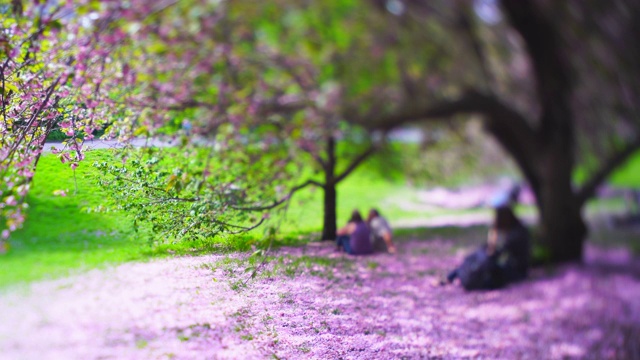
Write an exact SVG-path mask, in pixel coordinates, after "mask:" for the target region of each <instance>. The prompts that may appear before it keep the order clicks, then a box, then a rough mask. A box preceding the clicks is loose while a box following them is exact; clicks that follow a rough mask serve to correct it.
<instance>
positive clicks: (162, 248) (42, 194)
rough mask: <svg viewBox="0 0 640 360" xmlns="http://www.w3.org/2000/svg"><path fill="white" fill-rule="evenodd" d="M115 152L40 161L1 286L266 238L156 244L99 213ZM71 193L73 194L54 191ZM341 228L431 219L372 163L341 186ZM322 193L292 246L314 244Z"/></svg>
mask: <svg viewBox="0 0 640 360" xmlns="http://www.w3.org/2000/svg"><path fill="white" fill-rule="evenodd" d="M110 156H111V155H110V152H109V150H94V151H90V152H88V153H87V159H86V160H85V161H84V162H83V163H81V165H80V166H79V167H78V168H77V170H76V172H75V176H74V173H73V171H71V169H70V168H69V167H68V166H67V165H65V164H61V163H60V161H59V160H58V158H57V157H56V156H55V155H52V154H45V155H43V157H42V158H41V160H40V163H39V164H38V170H37V172H36V176H35V178H34V183H33V187H32V191H31V192H30V194H29V200H28V202H29V205H30V208H29V211H28V217H27V221H26V223H25V226H24V228H23V229H21V230H19V231H17V232H15V233H14V234H13V235H12V237H11V239H10V241H9V244H10V251H9V253H8V254H7V255H4V256H2V257H0V265H1V267H2V271H0V287H3V286H6V285H9V284H15V283H20V282H29V281H34V280H38V279H46V278H54V277H58V276H62V275H66V274H68V273H69V272H73V271H84V270H87V269H91V268H95V267H99V266H106V265H109V264H114V263H119V262H123V261H131V260H144V259H147V258H150V257H157V256H166V255H172V254H192V253H199V252H207V251H229V250H234V246H240V245H237V244H242V243H243V241H244V242H246V241H249V240H251V238H255V237H261V236H262V232H261V230H258V231H255V232H253V233H251V234H249V235H245V236H241V237H236V238H220V239H214V240H212V241H210V242H201V243H195V242H188V243H178V244H162V245H159V246H151V245H150V244H149V242H148V240H147V239H148V236H146V234H145V233H144V231H141V232H135V231H134V229H133V226H132V222H131V220H130V219H129V218H128V217H127V215H126V214H124V213H122V212H106V213H105V212H95V211H91V209H93V208H95V207H97V206H99V205H100V204H102V203H103V202H104V201H106V200H108V194H107V193H106V192H105V191H104V190H103V189H101V188H100V187H99V186H98V185H97V177H98V176H99V173H98V171H97V170H96V169H94V168H93V167H92V166H91V164H92V163H93V162H94V161H100V160H106V159H109V158H110ZM57 190H64V191H65V192H66V193H67V195H66V196H59V195H55V194H54V192H56V191H57ZM338 192H339V198H338V204H339V209H338V214H339V220H338V221H339V224H342V223H344V222H346V220H347V218H348V216H349V213H350V212H351V210H352V209H353V208H355V207H359V208H360V209H361V210H362V211H363V212H366V211H367V210H368V208H369V207H372V206H376V207H378V208H380V209H382V211H383V212H384V213H385V214H387V215H388V216H389V217H390V218H407V217H408V218H411V217H419V216H424V214H422V213H420V212H417V211H407V210H403V209H402V208H401V207H400V206H398V205H395V204H393V203H392V202H390V201H389V199H409V198H410V196H411V191H410V190H409V189H407V188H406V187H405V185H404V184H403V181H402V180H401V179H397V178H396V179H395V180H389V179H386V178H384V176H382V175H380V172H379V171H376V169H373V167H372V166H367V164H365V166H363V167H362V168H360V169H359V170H357V171H356V172H355V173H354V174H353V176H351V177H349V178H348V179H347V180H345V181H344V182H343V183H342V184H341V185H340V187H339V190H338ZM321 199H322V193H321V191H319V190H318V189H311V188H310V189H306V190H304V191H302V192H299V193H298V194H296V196H295V198H294V201H292V203H291V205H290V207H289V209H288V212H287V216H286V218H285V219H283V223H282V228H281V229H282V240H283V242H284V243H289V244H291V243H296V242H300V241H306V240H310V239H314V238H315V237H317V236H316V234H315V233H317V232H319V230H320V228H321V225H322V220H321V219H322V202H321Z"/></svg>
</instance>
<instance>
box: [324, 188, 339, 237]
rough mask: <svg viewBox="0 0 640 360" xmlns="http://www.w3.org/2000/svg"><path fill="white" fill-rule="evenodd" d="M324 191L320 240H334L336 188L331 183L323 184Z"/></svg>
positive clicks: (335, 228)
mask: <svg viewBox="0 0 640 360" xmlns="http://www.w3.org/2000/svg"><path fill="white" fill-rule="evenodd" d="M322 189H323V190H324V216H323V222H322V240H335V239H336V230H337V225H336V217H337V216H336V215H337V214H336V207H337V203H336V186H335V184H333V183H328V184H325V186H324V187H323V188H322Z"/></svg>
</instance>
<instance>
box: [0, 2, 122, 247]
mask: <svg viewBox="0 0 640 360" xmlns="http://www.w3.org/2000/svg"><path fill="white" fill-rule="evenodd" d="M99 8H100V6H99V3H98V2H84V3H82V4H74V3H72V2H66V3H65V2H55V1H51V2H47V1H44V2H38V1H36V2H24V1H11V2H2V3H0V13H1V14H2V20H1V23H2V28H1V30H0V54H1V55H2V56H1V57H0V59H1V63H0V85H1V86H0V106H1V109H0V134H1V140H0V142H1V144H2V146H1V148H0V177H2V181H1V182H0V183H1V185H0V200H1V202H0V221H1V225H0V226H1V228H2V229H3V230H2V240H0V241H1V242H2V244H1V245H2V249H5V244H4V240H6V239H7V238H8V237H9V235H10V233H11V232H12V231H14V230H16V229H17V228H19V227H21V226H22V224H23V222H24V219H25V210H26V208H27V206H28V205H27V203H26V196H27V194H28V192H29V188H30V186H31V181H32V178H33V175H34V171H35V169H36V166H37V163H38V160H39V158H40V156H41V154H42V151H43V147H44V144H45V140H46V138H47V136H48V134H49V133H51V131H53V130H54V129H58V128H59V129H61V130H62V131H63V132H64V133H65V134H66V135H67V136H69V139H68V140H67V141H65V142H63V144H62V148H60V149H56V150H55V152H56V153H57V154H58V156H59V157H60V160H61V161H62V162H63V163H68V164H70V167H71V169H75V168H76V167H77V166H78V162H79V161H81V160H82V159H83V158H84V155H83V141H84V140H86V139H90V138H92V136H93V132H94V130H95V129H97V128H100V127H102V126H104V124H105V123H106V121H107V114H108V113H109V112H110V111H113V110H112V109H111V105H113V102H112V101H111V100H110V95H111V94H110V92H112V91H113V89H112V88H110V87H109V86H105V85H103V82H102V80H103V77H105V76H110V75H109V73H108V72H107V70H106V68H105V65H106V59H107V57H106V54H108V53H109V51H110V47H109V43H101V44H100V46H98V44H97V42H96V41H95V34H96V31H100V30H101V29H100V28H99V27H96V26H93V21H94V20H95V19H97V17H98V14H97V12H96V11H97V10H99ZM107 108H109V111H107Z"/></svg>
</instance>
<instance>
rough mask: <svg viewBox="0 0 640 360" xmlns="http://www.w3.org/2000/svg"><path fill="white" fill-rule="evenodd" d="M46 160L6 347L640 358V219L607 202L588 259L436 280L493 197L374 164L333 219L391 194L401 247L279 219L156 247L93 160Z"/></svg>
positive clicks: (88, 351)
mask: <svg viewBox="0 0 640 360" xmlns="http://www.w3.org/2000/svg"><path fill="white" fill-rule="evenodd" d="M104 156H105V153H102V152H100V151H95V152H90V153H89V154H88V157H89V158H90V159H89V160H90V161H95V160H99V159H101V158H102V157H104ZM638 164H640V162H638V161H636V167H637V165H638ZM39 166H41V168H39V172H38V175H37V177H36V179H35V184H36V187H35V188H34V191H33V192H32V195H31V196H32V198H31V201H30V203H31V204H32V207H31V208H30V214H29V216H30V217H29V220H28V222H27V224H26V226H25V229H24V230H22V231H20V232H18V233H16V236H15V237H14V239H13V240H12V241H13V242H12V243H11V246H12V248H11V251H10V252H9V254H7V255H5V256H4V257H3V258H1V259H0V264H1V265H2V272H0V319H2V321H0V349H2V352H0V359H43V358H47V359H147V358H150V359H170V358H173V359H191V358H212V359H215V358H221V359H245V358H248V359H253V358H258V359H262V358H273V359H276V358H281V359H297V358H318V359H327V358H345V359H350V358H353V359H374V358H375V359H388V358H501V359H512V358H519V359H565V358H569V359H571V358H593V359H634V358H640V345H639V344H640V343H639V342H638V341H637V339H639V338H640V302H638V301H637V299H638V298H640V260H639V258H638V242H637V239H638V238H640V233H639V232H638V229H633V228H632V229H613V228H611V227H610V226H609V225H608V220H607V219H609V218H610V217H609V215H610V214H611V213H612V212H616V211H619V210H620V209H621V203H620V202H619V201H617V200H615V199H610V200H602V201H598V202H596V203H594V204H593V205H592V206H590V207H589V208H588V209H587V217H588V218H589V219H590V223H591V224H592V225H593V226H592V232H591V236H590V239H589V242H588V245H587V248H586V256H585V263H584V264H580V265H578V264H573V265H565V266H559V267H541V268H537V269H535V270H534V271H533V272H532V275H531V278H530V279H529V280H527V281H524V282H522V283H518V284H513V285H511V286H509V287H507V288H505V289H501V290H495V291H485V292H470V293H468V292H465V291H464V290H462V289H461V288H460V287H458V286H455V285H453V286H444V287H441V286H438V285H437V283H438V280H439V279H440V278H441V277H442V276H444V275H445V274H446V273H447V272H448V271H449V270H450V269H452V268H453V267H455V266H456V265H457V264H458V263H459V262H460V261H461V260H462V258H463V257H464V255H465V254H466V253H468V252H469V251H472V250H473V249H474V248H475V247H476V246H477V245H478V244H479V243H481V242H482V241H483V239H484V238H485V237H486V231H487V226H486V224H487V223H488V221H489V219H490V215H491V214H490V211H488V210H487V209H482V208H478V209H471V210H455V209H453V210H451V209H442V208H437V207H434V206H433V205H432V204H427V203H425V202H421V201H416V199H419V198H420V194H424V193H416V192H415V189H410V188H408V187H407V186H406V185H405V184H404V183H403V182H402V181H400V182H398V181H395V182H393V181H388V180H387V179H383V180H381V179H380V178H378V177H376V176H377V175H375V174H374V172H375V171H374V170H375V169H374V170H372V167H368V165H367V166H365V167H364V168H363V169H362V170H361V171H359V172H357V173H355V174H354V175H353V177H352V178H350V180H348V181H347V183H346V184H345V185H344V186H343V187H342V188H341V189H339V191H340V193H341V194H344V193H349V194H350V195H351V197H352V198H351V199H348V198H346V199H345V198H342V200H341V201H339V203H340V204H341V208H339V209H338V214H339V222H340V223H343V222H344V221H345V219H346V217H347V216H348V214H349V212H350V210H351V209H352V208H353V207H354V206H360V207H362V206H363V205H362V204H373V205H375V206H377V207H379V208H381V209H382V210H383V212H384V214H385V215H387V216H388V217H389V218H390V220H392V224H394V225H395V226H396V227H404V229H397V231H396V235H397V239H398V245H399V246H398V247H399V252H398V253H397V254H395V255H390V254H376V255H372V256H366V257H350V256H347V255H344V254H342V253H336V252H335V251H334V247H333V244H331V243H330V242H317V241H311V240H313V239H314V236H316V235H317V233H316V232H315V231H317V227H318V224H317V223H313V222H305V221H302V222H300V221H298V223H296V224H288V223H286V222H285V223H283V225H282V227H281V230H282V231H283V232H284V233H287V234H288V237H286V238H285V237H283V238H282V239H281V240H282V241H279V242H278V243H277V244H276V245H277V246H274V248H272V249H271V250H270V251H268V252H267V253H266V254H255V253H254V252H253V250H252V248H255V247H256V246H257V245H260V244H259V243H255V242H252V241H251V240H247V238H238V239H226V240H225V239H222V240H220V241H221V242H219V243H216V244H213V245H211V244H197V243H188V244H180V243H178V244H162V243H152V242H150V241H149V240H147V239H146V238H145V234H144V232H140V233H137V232H135V231H133V230H132V229H131V225H130V221H129V220H127V219H126V217H124V216H122V214H119V213H117V211H115V212H110V211H107V212H96V211H94V209H95V207H96V206H98V204H100V202H101V200H102V199H104V197H105V194H104V193H103V192H101V190H100V189H98V188H96V187H95V184H93V183H92V182H91V180H90V178H91V176H90V175H91V174H92V171H93V170H92V168H91V167H90V166H84V164H83V165H82V166H81V167H80V168H79V169H78V170H77V172H76V174H75V176H73V174H72V173H70V172H69V171H66V172H63V171H60V170H59V169H60V168H59V165H57V159H55V157H53V156H47V157H44V158H43V161H42V163H41V164H40V165H39ZM633 169H635V167H634V168H632V169H631V170H627V173H628V174H631V175H633V176H637V171H635V170H633ZM41 170H42V171H41ZM634 174H635V175H634ZM94 175H95V174H94ZM628 181H631V182H634V183H635V180H633V179H632V180H628ZM476 189H477V188H476ZM57 190H63V191H65V192H66V193H67V196H60V195H59V192H58V193H57V194H58V195H56V191H57ZM481 192H482V193H483V194H485V195H486V193H487V191H486V189H485V190H482V191H481ZM371 194H373V195H371ZM380 194H386V195H385V196H380ZM303 195H304V196H302V197H300V198H298V199H295V201H294V203H293V204H292V206H291V208H290V210H289V216H290V217H292V218H294V219H303V220H309V219H312V220H313V221H317V220H318V218H319V217H318V216H317V214H318V212H319V201H318V200H319V194H318V193H317V192H316V193H308V194H306V195H305V194H303ZM430 195H431V196H430V198H431V199H432V200H433V199H434V198H435V197H437V196H435V195H434V194H433V193H431V194H430ZM467 195H468V196H462V197H458V198H457V199H462V200H465V201H469V199H470V198H472V197H473V196H471V195H469V194H467ZM476 195H477V194H476ZM476 195H474V196H476ZM450 199H453V198H450ZM467 205H468V204H467ZM362 210H366V209H362ZM518 212H519V214H521V215H522V216H523V217H524V218H525V219H527V220H529V221H531V220H532V215H533V213H534V212H533V209H532V208H531V207H530V206H523V207H521V208H519V209H518ZM313 214H315V215H316V216H312V215H313ZM479 224H480V225H479ZM296 231H297V232H296ZM210 245H211V246H210ZM252 275H254V276H253V277H252Z"/></svg>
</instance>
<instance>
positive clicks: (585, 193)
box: [577, 137, 640, 206]
mask: <svg viewBox="0 0 640 360" xmlns="http://www.w3.org/2000/svg"><path fill="white" fill-rule="evenodd" d="M638 150H640V137H638V138H636V139H635V140H634V141H632V142H630V143H628V144H627V145H626V146H625V147H624V148H622V149H621V150H620V151H619V152H617V153H616V154H614V155H613V156H612V157H611V158H610V159H607V161H605V162H604V163H603V165H602V167H601V168H600V169H599V170H598V171H597V172H596V173H595V174H593V175H592V176H591V178H589V180H588V181H587V182H586V183H585V184H584V185H583V186H582V187H581V188H580V190H579V191H578V194H577V199H578V204H579V205H580V206H582V205H583V204H584V203H585V202H586V201H587V200H589V199H590V198H591V197H593V196H594V195H595V193H596V190H598V187H599V186H600V185H601V184H602V182H604V181H605V180H606V179H607V177H609V175H611V173H612V172H613V171H614V170H615V169H617V168H618V167H619V166H620V165H622V164H623V163H624V162H625V161H627V160H628V159H629V157H631V155H633V154H634V153H635V152H636V151H638Z"/></svg>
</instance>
